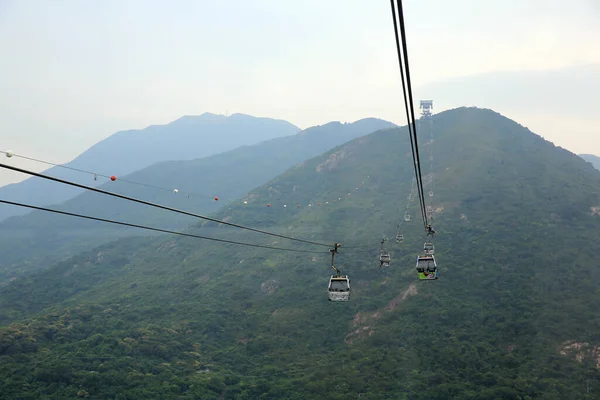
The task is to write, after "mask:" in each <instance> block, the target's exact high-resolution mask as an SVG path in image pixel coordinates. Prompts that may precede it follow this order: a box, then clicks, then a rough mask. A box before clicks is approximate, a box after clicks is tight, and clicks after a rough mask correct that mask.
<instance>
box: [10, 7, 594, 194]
mask: <svg viewBox="0 0 600 400" xmlns="http://www.w3.org/2000/svg"><path fill="white" fill-rule="evenodd" d="M405 14H406V23H407V29H408V31H407V35H408V39H409V55H410V61H411V71H412V78H413V87H414V88H413V89H414V94H415V97H416V99H420V98H433V99H434V101H435V100H436V82H443V81H446V80H448V79H451V78H456V77H465V76H470V75H478V74H483V73H490V72H498V71H523V72H530V71H532V70H534V71H535V70H547V69H557V68H565V67H572V66H577V65H585V64H600V51H598V50H597V49H598V43H600V23H599V22H600V0H571V1H569V2H566V1H564V0H486V1H482V0H452V1H448V0H405ZM0 57H1V58H0V60H1V61H0V149H9V148H10V149H12V150H14V151H15V152H17V153H20V154H24V155H29V156H33V157H39V158H43V159H48V160H51V161H57V162H66V161H69V160H70V159H72V158H74V157H75V156H76V155H78V154H79V153H81V152H82V151H84V150H85V149H87V148H88V147H90V146H91V145H93V144H94V143H96V142H97V141H99V140H101V139H103V138H105V137H107V136H109V135H110V134H112V133H114V132H115V131H118V130H125V129H131V128H144V127H146V126H147V125H150V124H164V123H168V122H170V121H172V120H174V119H177V118H179V117H180V116H182V115H191V114H201V113H203V112H206V111H208V112H213V113H225V112H227V111H228V112H230V113H234V112H241V113H247V114H251V115H256V116H265V117H273V118H281V119H285V120H288V121H290V122H292V123H294V124H296V125H298V126H300V127H301V128H307V127H309V126H312V125H316V124H322V123H325V122H328V121H331V120H341V121H354V120H357V119H360V118H363V117H368V116H374V117H379V118H383V119H387V120H391V121H394V122H396V123H398V124H402V125H404V124H405V119H404V117H403V106H402V98H401V92H400V79H399V73H398V65H397V59H396V53H395V44H394V36H393V26H392V22H391V11H390V4H389V1H387V0H325V1H324V0H298V1H292V0H243V1H242V0H231V1H227V2H221V1H215V0H169V1H167V0H161V1H158V0H102V1H100V0H53V1H47V0H0ZM576 78H577V77H574V79H576ZM581 90H586V89H585V86H584V87H583V88H582V89H581ZM529 94H530V93H527V92H524V91H523V90H520V89H519V87H515V90H514V91H509V95H508V99H503V100H504V101H503V102H499V103H495V102H494V99H493V98H492V99H487V100H485V99H483V100H478V101H482V102H484V103H485V104H479V103H473V104H469V105H477V106H482V107H489V108H494V109H496V110H497V111H499V112H501V113H503V114H505V115H507V116H508V117H511V118H515V119H518V121H519V122H520V123H522V124H524V125H527V126H528V127H530V128H531V129H532V130H534V131H535V132H536V133H539V134H541V135H543V136H545V137H547V138H548V139H550V140H552V141H554V142H555V143H556V144H558V145H561V146H563V147H565V148H567V149H569V150H572V151H575V152H578V153H581V152H589V153H595V154H600V135H595V133H596V132H597V131H596V126H597V124H600V118H599V117H597V116H594V115H592V116H589V117H585V118H582V117H576V116H574V115H565V116H564V117H562V116H560V115H557V113H556V112H555V111H550V110H549V111H548V112H544V109H543V108H542V109H541V111H540V110H539V109H536V110H535V112H531V113H528V112H527V111H526V110H525V111H524V110H523V108H522V106H521V105H522V104H523V102H522V101H519V102H518V103H519V107H516V106H515V107H512V106H511V104H512V102H511V97H510V96H514V98H515V99H520V100H522V99H523V98H526V97H527V96H528V95H529ZM592 100H596V102H597V103H596V104H595V105H593V108H598V107H600V100H597V97H595V98H593V97H592ZM475 101H476V99H475V97H473V98H472V99H471V98H467V99H465V98H464V96H463V97H460V96H458V97H457V99H453V98H452V96H448V95H447V94H445V95H444V96H441V97H438V100H437V102H436V103H434V105H435V106H436V109H435V111H440V110H442V109H447V108H453V107H457V106H461V105H463V104H465V103H469V102H475ZM544 101H546V102H548V104H551V103H552V102H553V99H552V98H545V99H544ZM573 101H575V99H574V100H573ZM586 118H587V119H586ZM573 124H576V126H577V129H576V130H577V131H576V132H573V129H570V130H569V131H568V132H567V131H565V128H566V127H573V126H574V125H573ZM578 135H579V136H578ZM596 136H598V137H596ZM30 167H34V166H33V165H31V166H30ZM36 169H37V170H41V169H43V167H42V166H38V168H36ZM22 178H23V177H22V176H20V175H10V174H9V173H7V172H5V171H0V184H5V183H7V182H9V181H14V180H17V179H22Z"/></svg>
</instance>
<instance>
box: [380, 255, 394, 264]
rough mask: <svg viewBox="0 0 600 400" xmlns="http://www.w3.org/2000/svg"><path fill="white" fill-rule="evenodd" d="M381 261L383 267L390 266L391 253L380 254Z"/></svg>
mask: <svg viewBox="0 0 600 400" xmlns="http://www.w3.org/2000/svg"><path fill="white" fill-rule="evenodd" d="M379 262H380V263H381V266H382V267H389V266H390V263H391V257H390V254H389V253H382V254H381V255H380V256H379Z"/></svg>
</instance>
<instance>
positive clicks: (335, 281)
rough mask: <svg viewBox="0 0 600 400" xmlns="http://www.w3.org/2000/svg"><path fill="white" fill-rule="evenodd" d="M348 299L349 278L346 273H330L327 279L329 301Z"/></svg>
mask: <svg viewBox="0 0 600 400" xmlns="http://www.w3.org/2000/svg"><path fill="white" fill-rule="evenodd" d="M349 299H350V278H348V276H347V275H331V278H330V279H329V301H348V300H349Z"/></svg>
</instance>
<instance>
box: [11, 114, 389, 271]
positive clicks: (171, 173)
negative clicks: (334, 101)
mask: <svg viewBox="0 0 600 400" xmlns="http://www.w3.org/2000/svg"><path fill="white" fill-rule="evenodd" d="M392 126H394V124H392V123H390V122H387V121H383V120H379V119H376V118H367V119H363V120H359V121H356V122H354V123H351V124H341V123H339V122H331V123H328V124H326V125H322V126H316V127H312V128H309V129H306V130H304V131H302V132H300V133H298V134H297V135H291V136H286V137H283V138H276V139H271V140H268V141H265V142H262V143H259V144H256V145H252V146H243V147H239V148H237V149H234V150H231V151H229V152H225V153H221V154H217V155H214V156H210V157H206V158H202V159H198V160H191V161H169V162H163V163H158V164H155V165H152V166H150V167H148V168H145V169H143V170H141V171H137V172H134V173H132V174H130V175H127V176H124V177H123V178H124V179H127V180H132V181H135V182H141V183H145V184H150V185H155V186H159V187H165V188H179V190H180V192H181V193H180V194H179V195H174V194H173V192H171V191H170V190H169V191H167V192H165V191H160V190H156V189H154V188H149V187H144V186H136V185H132V184H129V183H125V182H121V181H120V180H117V181H115V182H108V183H106V184H104V185H101V186H100V188H102V189H105V190H109V191H114V192H117V193H121V194H125V195H128V196H133V197H137V198H141V199H144V200H147V201H152V202H156V203H160V204H164V205H167V206H171V207H176V208H180V209H185V210H187V211H190V212H197V213H210V212H213V211H216V210H217V209H218V208H219V207H221V206H222V204H224V203H225V204H227V203H228V202H230V201H232V200H234V199H236V198H238V197H240V196H242V195H244V194H245V193H246V192H247V191H248V190H250V189H252V188H254V187H256V186H258V185H261V184H263V183H264V182H266V181H268V180H269V179H272V178H273V177H275V176H277V175H279V174H280V173H282V172H283V171H285V170H286V169H288V168H290V167H291V166H293V165H294V164H296V163H299V162H301V161H304V160H306V159H307V158H311V157H314V156H316V155H318V154H321V153H323V152H324V151H327V150H329V149H331V148H332V147H334V146H337V145H339V144H341V143H344V142H346V141H348V140H351V139H354V138H356V137H359V136H362V135H365V134H367V133H371V132H373V131H376V130H379V129H385V128H390V127H392ZM50 184H52V185H54V187H57V186H59V187H60V186H61V185H59V184H56V183H53V182H51V183H50ZM189 192H191V193H199V194H198V195H192V196H191V197H190V198H188V197H187V195H186V194H185V193H189ZM214 196H218V197H219V198H220V200H219V201H215V200H214ZM30 202H31V201H30V200H28V201H26V203H30ZM11 208H14V207H10V206H3V207H1V209H11ZM56 208H58V209H62V210H65V211H69V212H75V213H82V214H87V215H94V216H98V217H102V218H109V219H118V220H126V221H127V222H131V223H139V224H144V225H152V226H160V227H163V228H166V229H175V230H178V229H183V228H185V227H187V226H188V225H189V224H190V223H193V222H194V220H193V219H191V218H190V217H187V216H182V215H177V214H173V213H170V212H166V211H162V210H156V209H154V208H149V207H146V206H143V205H139V204H133V203H129V202H125V201H123V200H120V199H114V198H109V197H107V196H104V195H100V194H96V193H92V192H87V193H82V194H80V195H78V196H76V197H75V198H73V199H71V200H68V201H66V202H65V203H63V204H60V205H59V206H56ZM139 234H147V233H146V231H142V232H140V231H139V230H133V229H126V228H122V227H114V226H106V225H103V224H98V223H96V222H91V223H90V221H85V220H80V219H73V218H65V217H64V216H59V215H52V214H48V213H46V212H42V211H39V212H32V213H31V214H29V215H26V216H21V217H13V218H9V219H7V220H6V221H3V222H0V239H1V241H0V252H2V254H3V257H2V259H1V261H0V281H1V280H6V279H9V278H11V277H13V276H15V275H19V274H21V273H24V272H27V271H31V270H36V269H39V268H44V266H49V265H51V263H52V262H56V261H59V260H60V259H62V258H64V257H66V256H68V255H73V254H77V253H78V252H79V251H83V250H86V249H90V248H94V247H96V246H98V245H100V244H102V243H104V242H106V241H110V240H113V239H114V238H115V237H123V236H130V235H139Z"/></svg>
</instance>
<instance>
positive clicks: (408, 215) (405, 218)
mask: <svg viewBox="0 0 600 400" xmlns="http://www.w3.org/2000/svg"><path fill="white" fill-rule="evenodd" d="M404 220H405V221H406V222H408V221H410V214H408V213H407V214H404Z"/></svg>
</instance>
